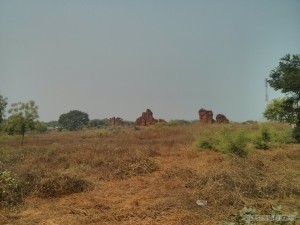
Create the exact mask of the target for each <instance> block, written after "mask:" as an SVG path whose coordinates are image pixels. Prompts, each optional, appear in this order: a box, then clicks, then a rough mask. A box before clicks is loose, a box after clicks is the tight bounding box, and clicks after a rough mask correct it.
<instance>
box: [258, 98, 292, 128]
mask: <svg viewBox="0 0 300 225" xmlns="http://www.w3.org/2000/svg"><path fill="white" fill-rule="evenodd" d="M290 107H291V104H290V103H289V102H288V101H287V99H286V98H275V99H273V100H272V101H271V102H270V103H269V104H268V105H267V108H266V109H265V111H264V112H263V115H264V117H265V118H266V119H267V120H270V121H278V122H287V123H290V124H294V123H296V120H297V118H296V113H295V110H294V109H291V108H290Z"/></svg>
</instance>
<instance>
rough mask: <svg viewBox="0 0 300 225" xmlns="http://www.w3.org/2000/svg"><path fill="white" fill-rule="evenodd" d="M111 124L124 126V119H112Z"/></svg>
mask: <svg viewBox="0 0 300 225" xmlns="http://www.w3.org/2000/svg"><path fill="white" fill-rule="evenodd" d="M109 124H110V125H112V126H122V125H123V119H122V118H120V117H112V118H110V119H109Z"/></svg>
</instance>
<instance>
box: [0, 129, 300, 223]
mask: <svg viewBox="0 0 300 225" xmlns="http://www.w3.org/2000/svg"><path fill="white" fill-rule="evenodd" d="M270 126H271V127H272V129H273V130H275V131H285V130H288V129H289V128H288V126H286V125H278V124H273V125H270ZM224 129H227V130H230V131H232V132H236V131H242V132H243V133H245V134H246V135H247V137H248V138H249V140H250V139H251V138H253V137H254V136H255V135H256V133H258V132H259V129H260V128H259V125H257V124H254V125H253V124H252V125H242V124H229V125H217V124H216V125H208V126H201V125H200V124H189V125H178V126H166V125H155V126H153V127H148V128H138V129H137V128H135V127H126V126H124V127H110V128H107V129H95V130H84V131H78V132H52V133H47V134H28V135H26V136H25V141H24V145H23V146H21V145H20V143H19V137H17V136H6V135H2V136H0V171H2V174H1V176H2V181H1V182H2V183H0V185H2V194H1V193H0V194H1V203H2V205H1V207H0V224H3V225H4V224H6V225H8V224H11V225H32V224H41V225H81V224H90V225H91V224H120V225H125V224H126V225H129V224H130V225H132V224H133V225H134V224H139V225H143V224H166V225H168V224H182V225H188V224H210V225H211V224H219V223H220V221H223V220H226V219H227V218H228V216H229V215H230V214H231V213H234V212H236V211H237V210H239V209H241V208H242V207H244V206H249V207H255V208H256V209H257V210H259V212H260V214H266V213H267V212H269V209H270V207H271V206H275V205H281V206H282V207H283V210H284V212H285V214H290V213H293V212H295V211H297V212H300V145H299V144H286V143H281V142H276V141H275V142H272V143H271V144H270V148H269V149H267V150H257V149H255V148H254V146H253V144H251V143H250V141H249V143H248V144H247V146H246V149H247V152H248V155H247V156H246V157H240V156H237V155H235V154H231V153H222V152H218V151H214V150H209V149H199V148H196V147H195V142H196V140H197V138H199V137H201V136H212V137H213V136H216V135H218V132H220V131H221V130H224ZM0 187H1V186H0ZM199 199H200V200H206V201H207V205H205V206H198V205H197V204H196V201H197V200H199Z"/></svg>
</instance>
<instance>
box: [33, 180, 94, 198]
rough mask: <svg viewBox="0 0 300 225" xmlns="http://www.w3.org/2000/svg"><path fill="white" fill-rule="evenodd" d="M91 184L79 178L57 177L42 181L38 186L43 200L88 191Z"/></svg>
mask: <svg viewBox="0 0 300 225" xmlns="http://www.w3.org/2000/svg"><path fill="white" fill-rule="evenodd" d="M90 188H91V183H90V182H88V181H86V180H84V179H81V178H79V177H70V176H68V175H57V176H53V177H50V178H47V179H45V180H42V181H41V183H40V184H39V186H38V190H37V191H38V196H40V197H43V198H49V197H59V196H63V195H69V194H72V193H79V192H83V191H87V190H89V189H90Z"/></svg>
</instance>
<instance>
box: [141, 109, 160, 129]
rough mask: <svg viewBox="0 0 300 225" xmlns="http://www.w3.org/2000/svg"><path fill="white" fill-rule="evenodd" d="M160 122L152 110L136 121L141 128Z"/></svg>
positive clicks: (148, 110)
mask: <svg viewBox="0 0 300 225" xmlns="http://www.w3.org/2000/svg"><path fill="white" fill-rule="evenodd" d="M157 122H158V120H157V119H155V118H154V117H153V113H152V111H151V110H150V109H147V110H146V112H143V113H142V116H140V117H139V118H137V119H136V124H137V125H139V126H150V125H153V124H155V123H157Z"/></svg>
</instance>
